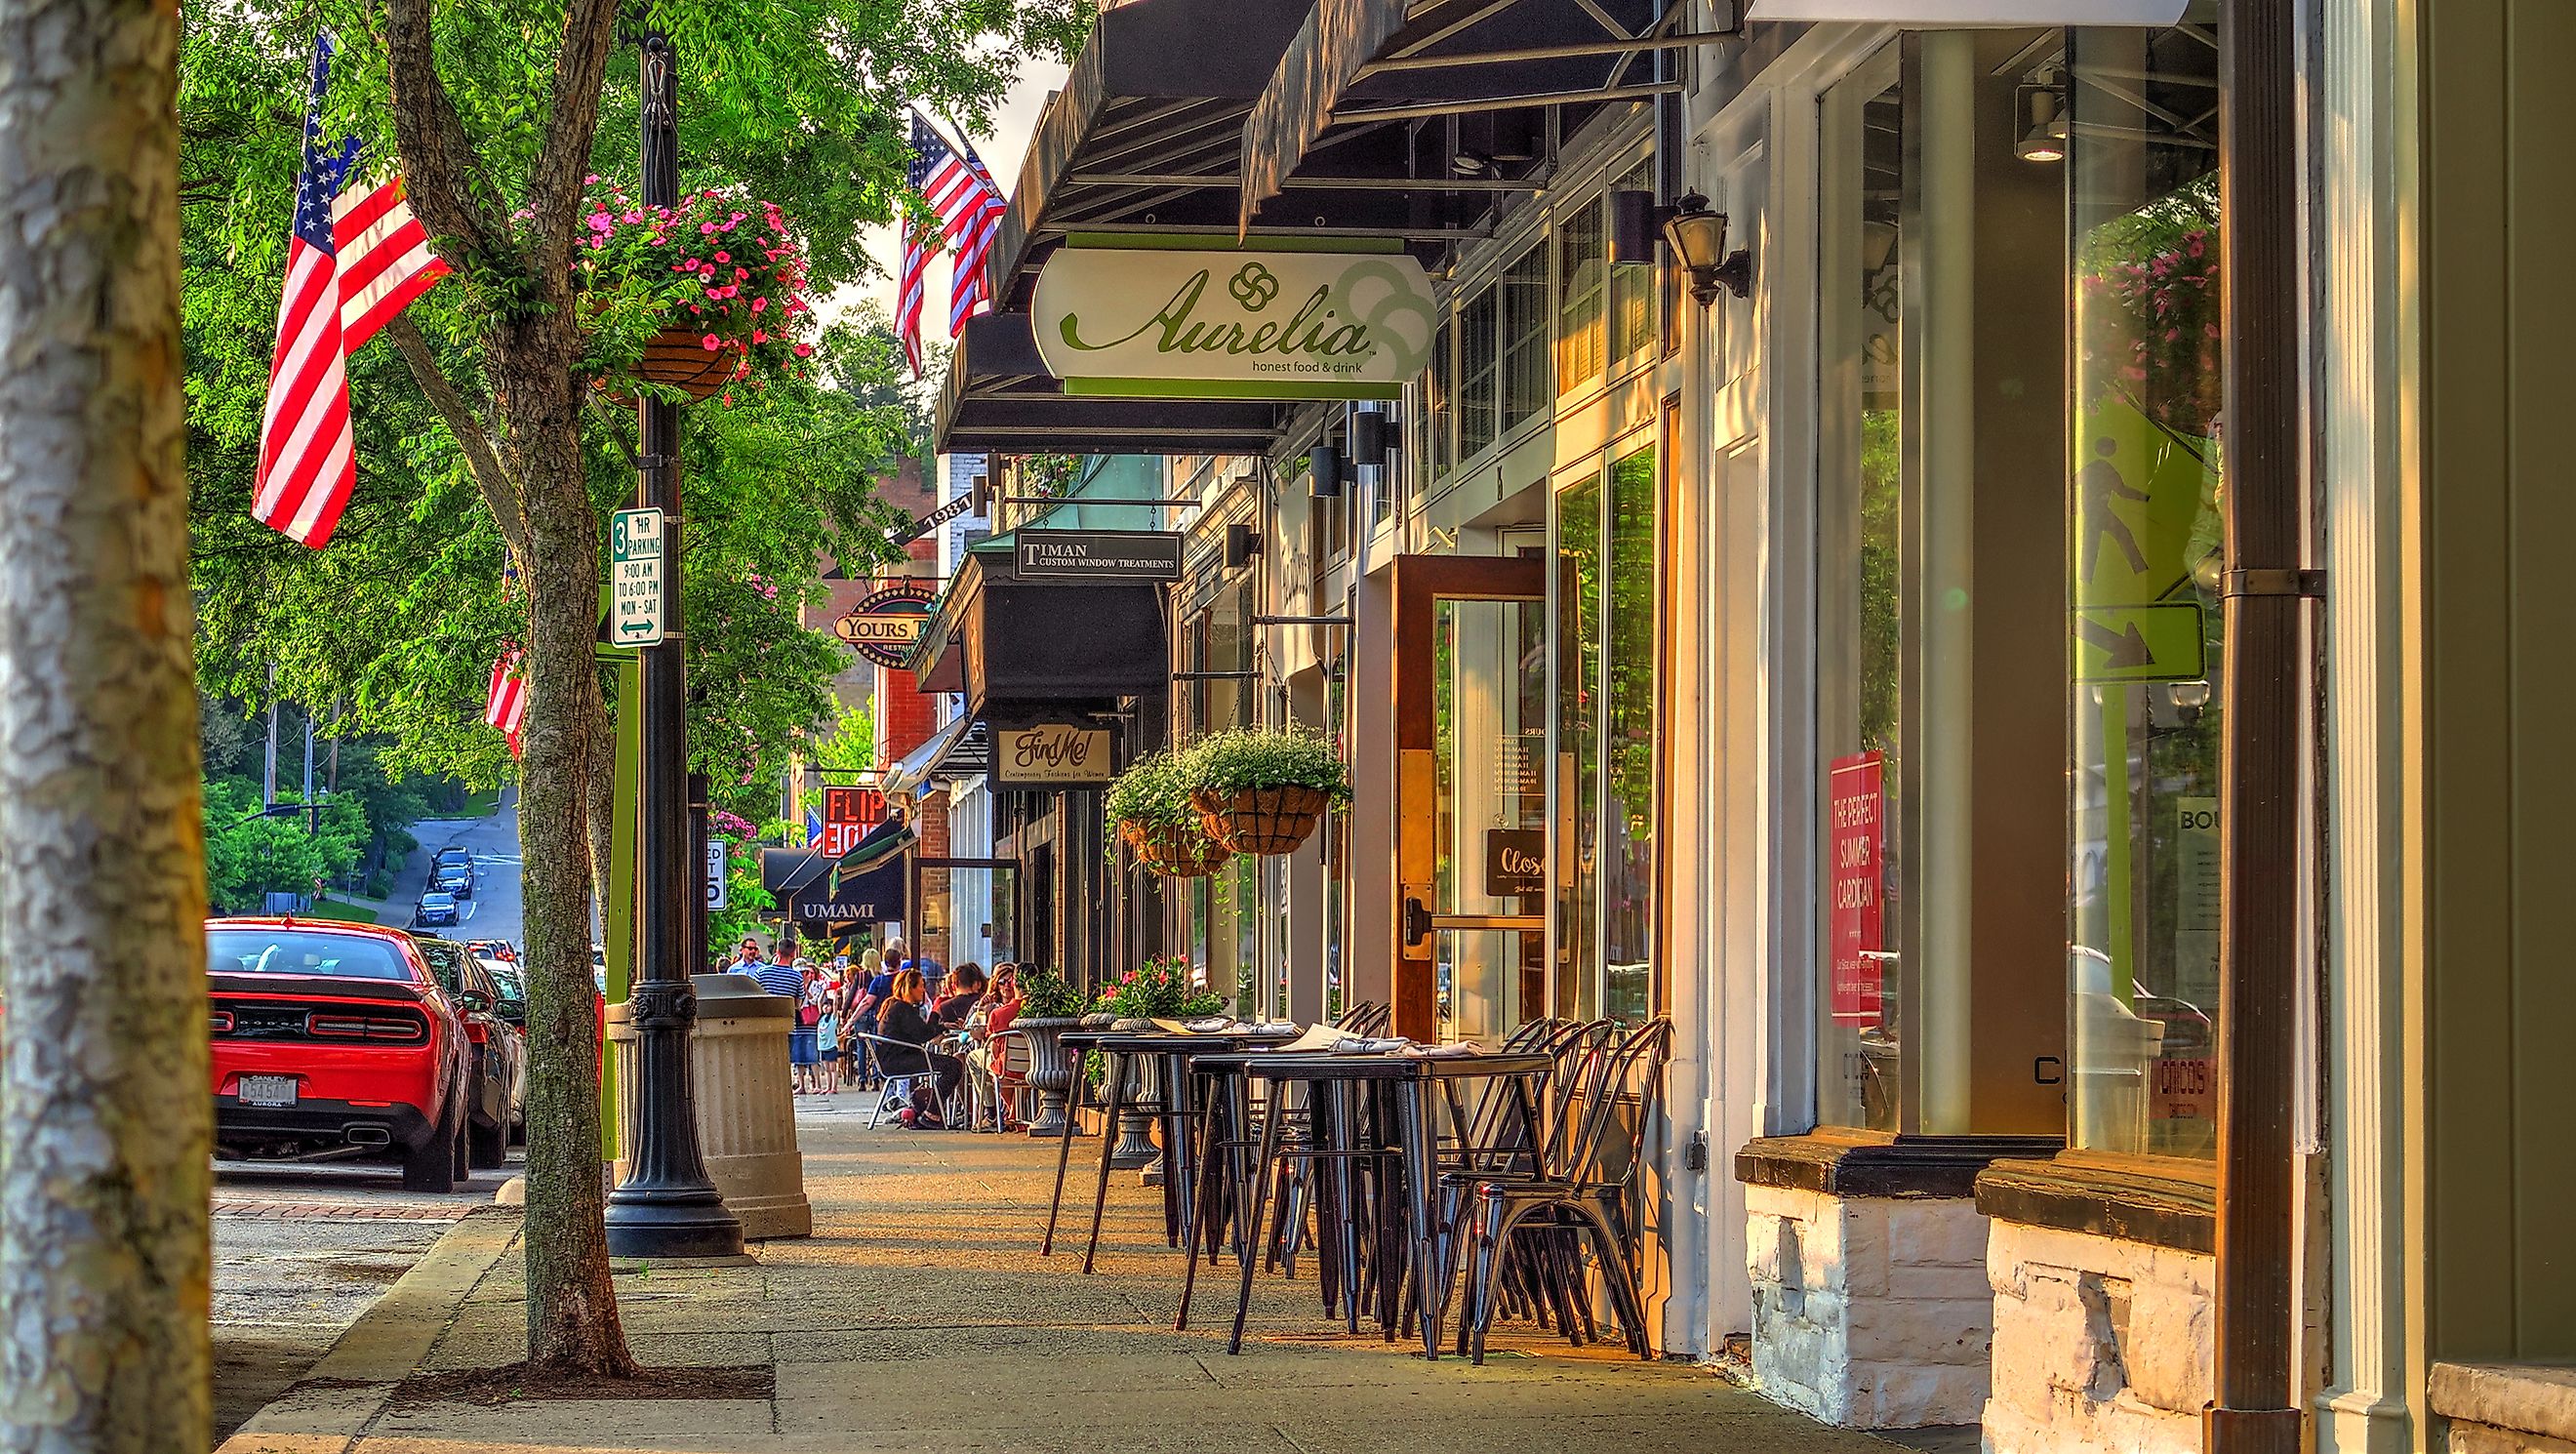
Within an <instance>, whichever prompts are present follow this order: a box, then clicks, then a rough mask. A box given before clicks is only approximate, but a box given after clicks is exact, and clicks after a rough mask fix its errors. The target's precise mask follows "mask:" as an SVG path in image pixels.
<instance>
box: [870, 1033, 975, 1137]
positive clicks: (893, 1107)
mask: <svg viewBox="0 0 2576 1454" xmlns="http://www.w3.org/2000/svg"><path fill="white" fill-rule="evenodd" d="M852 1033H853V1034H855V1035H857V1036H858V1038H859V1041H860V1043H861V1044H864V1045H866V1046H867V1047H868V1054H869V1055H870V1056H871V1057H873V1058H874V1059H875V1060H876V1063H877V1073H878V1074H879V1075H880V1076H882V1077H884V1079H885V1088H884V1089H883V1090H882V1091H880V1092H879V1093H878V1095H877V1099H876V1104H875V1105H872V1106H870V1107H868V1127H869V1129H871V1130H873V1129H875V1128H876V1127H877V1126H878V1125H880V1124H882V1123H883V1122H884V1120H885V1116H886V1113H887V1112H888V1111H899V1110H901V1109H902V1108H903V1106H904V1103H905V1102H906V1101H908V1100H910V1099H911V1098H912V1088H913V1083H914V1082H915V1081H920V1080H925V1079H931V1078H932V1077H931V1073H930V1069H929V1066H930V1060H929V1056H928V1055H927V1053H926V1052H927V1051H928V1050H929V1048H930V1047H928V1046H926V1045H914V1044H911V1043H909V1042H907V1041H903V1040H889V1039H887V1038H886V1037H885V1036H883V1035H871V1034H869V1033H868V1032H867V1031H865V1030H858V1031H853V1032H852ZM889 1051H892V1052H893V1054H892V1056H891V1057H889V1055H888V1053H887V1052H889ZM889 1060H891V1064H889ZM907 1064H918V1065H920V1066H921V1067H922V1068H921V1069H919V1070H896V1069H893V1068H892V1066H896V1065H907ZM934 1083H935V1082H934ZM956 1099H957V1098H956V1097H955V1096H950V1097H948V1098H946V1099H944V1100H942V1101H941V1102H940V1105H939V1119H940V1121H941V1123H942V1124H945V1125H955V1124H956V1117H955V1114H954V1113H955V1111H956V1109H957V1107H956V1104H955V1102H956Z"/></svg>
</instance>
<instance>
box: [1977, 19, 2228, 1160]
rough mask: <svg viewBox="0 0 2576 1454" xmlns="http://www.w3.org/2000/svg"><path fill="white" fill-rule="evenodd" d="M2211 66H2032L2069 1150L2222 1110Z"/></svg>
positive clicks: (2184, 1132) (2210, 1119) (2161, 1140)
mask: <svg viewBox="0 0 2576 1454" xmlns="http://www.w3.org/2000/svg"><path fill="white" fill-rule="evenodd" d="M2216 67H2217V57H2216V56H2215V54H2214V53H2213V52H2212V51H2211V50H2210V48H2209V46H2208V45H2207V44H2206V42H2205V41H2203V40H2202V39H2201V33H2200V32H2199V31H2198V30H2195V29H2190V28H2185V29H2178V30H2169V31H2143V30H2107V29H2106V30H2079V31H2074V32H2071V33H2070V36H2069V40H2068V44H2067V47H2066V50H2065V53H2064V55H2063V57H2062V59H2061V60H2060V61H2059V62H2058V63H2057V64H2055V65H2052V66H2049V67H2046V68H2044V69H2043V70H2041V71H2039V72H2036V73H2034V74H2032V75H2030V76H2028V77H2026V78H2025V84H2026V86H2028V87H2031V88H2034V89H2035V90H2037V91H2038V92H2039V93H2041V94H2044V95H2047V96H2048V97H2049V98H2050V102H2049V103H2044V104H2052V105H2053V106H2054V108H2055V109H2056V112H2057V114H2059V115H2061V116H2063V117H2064V118H2065V119H2066V121H2067V123H2068V125H2067V126H2066V127H2065V129H2064V130H2063V131H2062V132H2061V133H2060V135H2061V136H2063V137H2064V140H2063V143H2062V145H2063V150H2064V156H2065V160H2064V163H2063V165H2064V166H2065V168H2066V171H2067V182H2068V189H2067V190H2068V195H2069V198H2070V204H2069V209H2068V215H2069V220H2070V227H2071V236H2070V238H2069V245H2068V255H2069V262H2070V265H2071V267H2072V269H2073V276H2074V280H2075V289H2074V325H2073V337H2072V340H2071V344H2070V352H2071V356H2072V358H2073V370H2072V372H2073V375H2074V397H2073V399H2072V414H2071V426H2072V427H2071V428H2070V430H2069V435H2068V439H2069V445H2070V448H2071V451H2072V456H2073V457H2072V459H2071V460H2070V461H2069V467H2070V469H2071V472H2072V479H2073V488H2072V496H2073V500H2072V509H2073V523H2074V530H2073V534H2072V537H2071V543H2072V547H2073V550H2072V556H2073V558H2072V560H2071V561H2070V563H2069V571H2070V576H2069V588H2070V591H2071V593H2072V597H2073V601H2074V607H2075V609H2074V613H2073V640H2072V642H2071V644H2070V647H2071V651H2070V654H2071V659H2072V661H2073V663H2074V683H2073V694H2072V697H2071V700H2070V708H2071V710H2070V720H2071V723H2072V738H2073V756H2074V774H2073V802H2072V805H2071V816H2072V825H2071V833H2070V838H2071V840H2072V841H2071V843H2070V850H2071V862H2070V864H2069V869H2070V872H2069V879H2068V882H2069V897H2070V903H2069V913H2068V917H2069V935H2070V938H2071V940H2072V941H2073V942H2072V953H2071V958H2072V963H2071V966H2070V971H2069V973H2070V985H2069V989H2070V993H2071V1005H2070V1009H2069V1030H2070V1036H2069V1038H2070V1043H2071V1048H2072V1056H2071V1060H2072V1071H2073V1075H2072V1087H2071V1090H2072V1094H2071V1096H2070V1110H2071V1112H2072V1122H2071V1126H2070V1140H2071V1141H2072V1142H2073V1144H2075V1145H2077V1146H2080V1147H2087V1148H2092V1149H2098V1150H2104V1151H2123V1152H2149V1153H2155V1154H2161V1155H2173V1156H2194V1157H2206V1156H2209V1155H2211V1154H2213V1151H2214V1149H2215V1144H2216V1143H2215V1127H2216V1124H2217V1122H2216V1120H2215V1119H2214V1117H2215V1113H2216V1098H2215V1092H2214V1084H2215V1082H2214V1076H2213V1066H2212V1064H2211V1056H2212V1055H2213V1053H2214V1046H2215V1043H2216V1032H2217V1026H2216V1023H2215V1016H2216V1013H2217V1007H2218V883H2219V880H2218V841H2219V840H2218V832H2219V823H2218V742H2219V726H2220V722H2219V704H2220V700H2221V692H2220V690H2219V686H2220V673H2221V672H2222V671H2223V670H2224V658H2225V645H2226V643H2225V642H2224V640H2223V639H2222V635H2221V630H2220V624H2221V615H2220V610H2219V605H2220V602H2219V597H2218V592H2217V586H2218V580H2219V573H2220V568H2221V557H2220V549H2221V539H2220V526H2219V512H2218V498H2219V490H2220V489H2221V486H2222V480H2221V473H2222V471H2221V454H2222V449H2221V439H2222V436H2223V433H2224V431H2223V428H2222V425H2221V423H2220V419H2219V400H2220V374H2219V364H2220V357H2221V348H2222V343H2223V339H2222V336H2221V327H2220V323H2221V320H2220V314H2219V292H2220V278H2219V253H2218V238H2219V226H2220V221H2221V219H2220V216H2219V185H2218V181H2219V177H2218V157H2217V151H2216V148H2215V142H2216V127H2215V124H2214V122H2213V121H2212V120H2211V114H2212V112H2213V111H2214V108H2215V102H2214V100H2213V99H2212V98H2213V97H2214V96H2215V95H2216V86H2217V68H2216ZM2034 114H2035V113H2034Z"/></svg>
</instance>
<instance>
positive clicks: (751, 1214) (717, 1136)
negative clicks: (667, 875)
mask: <svg viewBox="0 0 2576 1454" xmlns="http://www.w3.org/2000/svg"><path fill="white" fill-rule="evenodd" d="M691 985H692V987H693V988H694V989H695V990H696V991H697V996H698V1016H697V1022H696V1024H695V1025H694V1026H693V1027H692V1028H691V1030H690V1032H689V1079H690V1082H691V1084H692V1086H693V1087H694V1089H695V1091H696V1094H695V1096H694V1097H693V1104H694V1106H695V1109H696V1111H697V1123H698V1146H699V1148H700V1150H701V1152H702V1154H703V1155H704V1156H705V1158H706V1168H707V1177H708V1179H709V1180H711V1181H713V1182H714V1183H715V1186H716V1191H717V1192H718V1193H719V1194H721V1195H722V1196H723V1197H724V1201H725V1206H726V1207H727V1208H729V1209H730V1210H731V1211H732V1212H733V1214H734V1215H735V1216H736V1217H739V1218H741V1219H742V1235H743V1237H744V1238H745V1239H746V1240H749V1241H754V1242H758V1241H765V1240H768V1239H770V1238H775V1237H807V1236H811V1235H813V1231H814V1209H813V1207H812V1206H811V1205H809V1204H808V1203H807V1201H806V1199H805V1158H804V1155H803V1154H802V1153H801V1152H800V1151H799V1150H798V1149H797V1145H796V1107H795V1104H794V1102H793V1100H792V1099H791V1095H790V1087H789V1085H788V1083H787V1036H788V1032H789V1030H790V1029H791V1028H792V1027H793V1026H794V1024H795V1008H794V1006H793V1004H792V1003H791V1002H789V1001H788V1000H786V999H784V998H781V997H780V996H777V995H772V994H768V993H765V992H764V991H762V989H761V987H760V981H758V980H756V979H753V978H751V977H750V976H749V975H741V974H701V975H696V976H693V977H692V980H691ZM608 1042H609V1050H610V1052H611V1053H612V1054H614V1055H615V1056H616V1058H617V1123H618V1128H619V1132H618V1138H617V1144H618V1148H619V1152H620V1155H619V1159H618V1162H617V1165H616V1168H615V1173H614V1174H615V1176H616V1178H617V1180H619V1181H621V1182H622V1181H624V1180H625V1179H626V1161H625V1155H626V1153H628V1152H629V1151H631V1149H632V1148H633V1147H634V1145H635V1140H636V1135H637V1128H636V1105H635V1086H636V1083H637V1073H636V1067H635V1048H636V1032H635V1030H634V1029H633V1028H632V1027H631V1026H630V1025H629V1024H628V1023H627V1007H626V1006H625V1005H624V1004H622V1003H620V1004H614V1005H611V1006H609V1007H608Z"/></svg>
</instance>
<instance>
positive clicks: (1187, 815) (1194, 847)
mask: <svg viewBox="0 0 2576 1454" xmlns="http://www.w3.org/2000/svg"><path fill="white" fill-rule="evenodd" d="M1102 809H1103V811H1102V816H1103V817H1105V818H1106V819H1108V821H1109V825H1110V831H1111V835H1112V836H1113V837H1114V838H1116V839H1118V840H1120V841H1123V842H1125V843H1126V844H1127V846H1128V847H1130V848H1133V849H1134V850H1135V851H1136V859H1137V861H1138V862H1140V863H1142V864H1144V865H1145V866H1146V867H1147V868H1150V869H1152V870H1153V871H1154V872H1156V873H1159V874H1163V875H1165V876H1167V877H1170V878H1201V877H1204V876H1206V875H1207V874H1210V873H1213V872H1215V871H1216V870H1217V869H1218V868H1219V867H1220V866H1222V865H1223V864H1224V863H1225V861H1226V860H1227V859H1229V858H1232V857H1233V856H1234V855H1233V853H1232V852H1231V851H1230V850H1229V849H1227V848H1226V846H1225V845H1224V844H1222V843H1219V842H1217V841H1216V840H1215V839H1213V838H1211V837H1209V836H1208V830H1207V827H1206V825H1205V824H1204V823H1203V822H1202V821H1201V820H1200V816H1199V813H1198V810H1197V809H1196V808H1194V807H1192V806H1191V805H1190V793H1189V788H1188V787H1187V786H1186V785H1184V784H1183V783H1182V781H1181V778H1180V772H1179V768H1178V765H1177V764H1176V763H1175V762H1174V760H1173V758H1172V756H1171V754H1170V753H1167V752H1156V753H1149V754H1147V755H1146V756H1144V757H1140V758H1138V759H1137V760H1136V761H1135V763H1134V764H1132V765H1131V766H1129V767H1128V769H1127V770H1126V771H1125V772H1122V773H1120V774H1119V775H1118V776H1117V778H1116V779H1115V780H1114V781H1112V782H1111V783H1110V784H1109V792H1108V795H1107V796H1106V798H1104V799H1103V802H1102Z"/></svg>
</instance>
